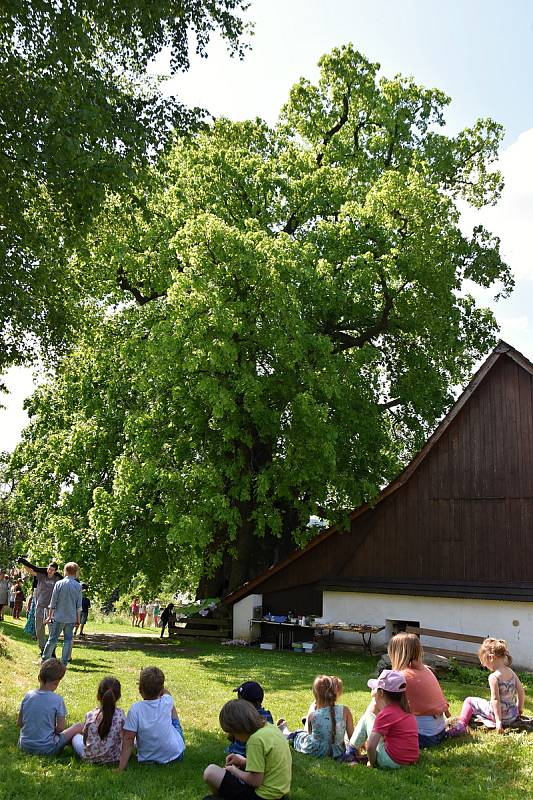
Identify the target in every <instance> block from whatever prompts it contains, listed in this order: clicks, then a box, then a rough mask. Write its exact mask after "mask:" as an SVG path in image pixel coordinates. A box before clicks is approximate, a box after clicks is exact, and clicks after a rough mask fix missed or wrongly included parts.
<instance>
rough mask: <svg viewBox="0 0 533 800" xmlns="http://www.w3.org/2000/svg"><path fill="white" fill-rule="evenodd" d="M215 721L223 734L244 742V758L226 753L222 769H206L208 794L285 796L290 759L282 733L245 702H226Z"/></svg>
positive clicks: (270, 799) (272, 799)
mask: <svg viewBox="0 0 533 800" xmlns="http://www.w3.org/2000/svg"><path fill="white" fill-rule="evenodd" d="M219 720H220V727H221V728H222V730H223V731H225V732H226V733H229V734H231V735H232V736H233V737H234V738H235V739H238V740H239V741H240V742H246V758H244V756H239V755H237V754H236V753H230V754H229V755H228V757H227V759H226V766H225V767H219V766H217V765H216V764H210V765H209V766H208V767H206V769H205V770H204V781H205V782H206V783H207V784H208V786H209V788H210V789H211V791H213V792H215V793H216V794H217V795H218V797H224V798H227V800H254V798H260V799H261V800H280V798H282V797H285V795H287V794H288V793H289V790H290V788H291V772H292V760H291V752H290V749H289V744H288V742H287V740H286V739H285V737H284V736H283V734H282V733H281V732H280V731H279V730H278V729H277V728H276V727H275V726H274V725H271V724H270V723H268V722H266V721H265V719H264V718H263V717H262V716H261V714H259V712H258V711H257V709H256V708H255V707H254V706H253V705H252V704H251V703H249V702H248V701H247V700H230V701H229V702H227V703H226V704H225V705H224V706H223V708H222V710H221V712H220V716H219ZM211 796H212V795H208V797H211Z"/></svg>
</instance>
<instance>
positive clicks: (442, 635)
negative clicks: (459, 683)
mask: <svg viewBox="0 0 533 800" xmlns="http://www.w3.org/2000/svg"><path fill="white" fill-rule="evenodd" d="M405 632H406V633H416V635H417V636H433V637H435V638H436V639H452V640H453V641H456V642H473V643H474V644H477V645H480V644H481V643H482V642H483V641H484V640H485V638H486V637H485V636H470V635H469V634H468V633H452V632H450V631H437V630H434V629H433V628H416V627H415V626H414V625H407V627H406V628H405ZM422 646H423V648H424V651H425V652H426V653H436V654H437V655H440V656H446V658H455V659H457V661H466V662H468V663H470V664H479V659H478V657H477V653H468V652H467V651H465V650H447V649H446V648H445V647H426V645H425V644H424V645H422Z"/></svg>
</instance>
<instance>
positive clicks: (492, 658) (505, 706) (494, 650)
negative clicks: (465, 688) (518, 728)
mask: <svg viewBox="0 0 533 800" xmlns="http://www.w3.org/2000/svg"><path fill="white" fill-rule="evenodd" d="M478 655H479V661H480V663H481V665H482V666H483V667H486V669H488V670H490V671H491V674H490V675H489V687H490V700H485V699H484V698H482V697H467V698H466V700H465V701H464V703H463V708H462V711H461V716H460V717H459V722H458V723H457V725H456V726H455V729H454V731H453V734H451V735H455V736H458V735H459V734H461V733H465V731H466V728H467V725H468V723H469V722H470V720H471V719H472V717H473V716H477V718H478V719H479V721H480V722H482V723H483V725H485V727H487V728H496V731H497V732H498V733H503V730H504V725H510V724H512V723H513V722H516V720H517V719H518V718H519V717H520V715H521V714H522V711H523V708H524V700H525V693H524V687H523V686H522V683H521V681H520V678H519V677H518V675H517V674H516V672H514V671H513V670H512V669H511V664H512V663H513V659H512V658H511V654H510V652H509V649H508V647H507V642H506V641H505V640H504V639H493V638H492V637H488V638H487V639H485V640H484V642H483V644H482V645H481V647H480V648H479V653H478Z"/></svg>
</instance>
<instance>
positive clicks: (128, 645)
mask: <svg viewBox="0 0 533 800" xmlns="http://www.w3.org/2000/svg"><path fill="white" fill-rule="evenodd" d="M78 647H82V648H84V647H93V648H95V649H96V650H154V649H160V648H164V649H165V650H166V649H171V650H172V651H173V652H176V653H191V652H195V650H196V648H194V647H178V646H177V643H176V640H174V639H168V638H166V637H165V638H164V639H162V638H161V637H160V636H155V635H154V636H149V635H147V634H130V633H87V634H85V636H83V637H82V638H80V637H79V636H77V637H76V638H75V639H74V648H75V649H77V648H78Z"/></svg>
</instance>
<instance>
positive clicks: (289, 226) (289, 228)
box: [282, 86, 351, 235]
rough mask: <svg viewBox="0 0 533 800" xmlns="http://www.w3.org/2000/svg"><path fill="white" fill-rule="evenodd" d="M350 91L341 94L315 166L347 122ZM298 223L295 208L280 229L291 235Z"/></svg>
mask: <svg viewBox="0 0 533 800" xmlns="http://www.w3.org/2000/svg"><path fill="white" fill-rule="evenodd" d="M350 93H351V87H350V86H348V87H347V89H346V94H344V95H343V96H342V111H341V115H340V117H339V119H338V121H337V122H336V123H335V125H333V127H331V128H330V129H329V130H328V131H326V133H325V134H324V138H323V139H322V147H323V149H322V150H321V151H320V153H318V155H317V157H316V165H317V167H320V166H321V165H322V161H323V160H324V151H325V148H326V147H327V146H328V144H329V143H330V141H331V140H332V138H333V137H334V136H335V134H336V133H338V132H339V131H340V130H341V128H343V127H344V126H345V125H346V123H347V122H348V114H349V112H350ZM299 225H300V221H299V219H298V210H296V211H293V212H292V213H291V214H290V216H289V218H288V220H287V222H286V223H285V226H284V227H283V229H282V231H283V233H288V234H289V235H292V234H293V233H294V232H295V231H296V229H297V228H298V226H299Z"/></svg>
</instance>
